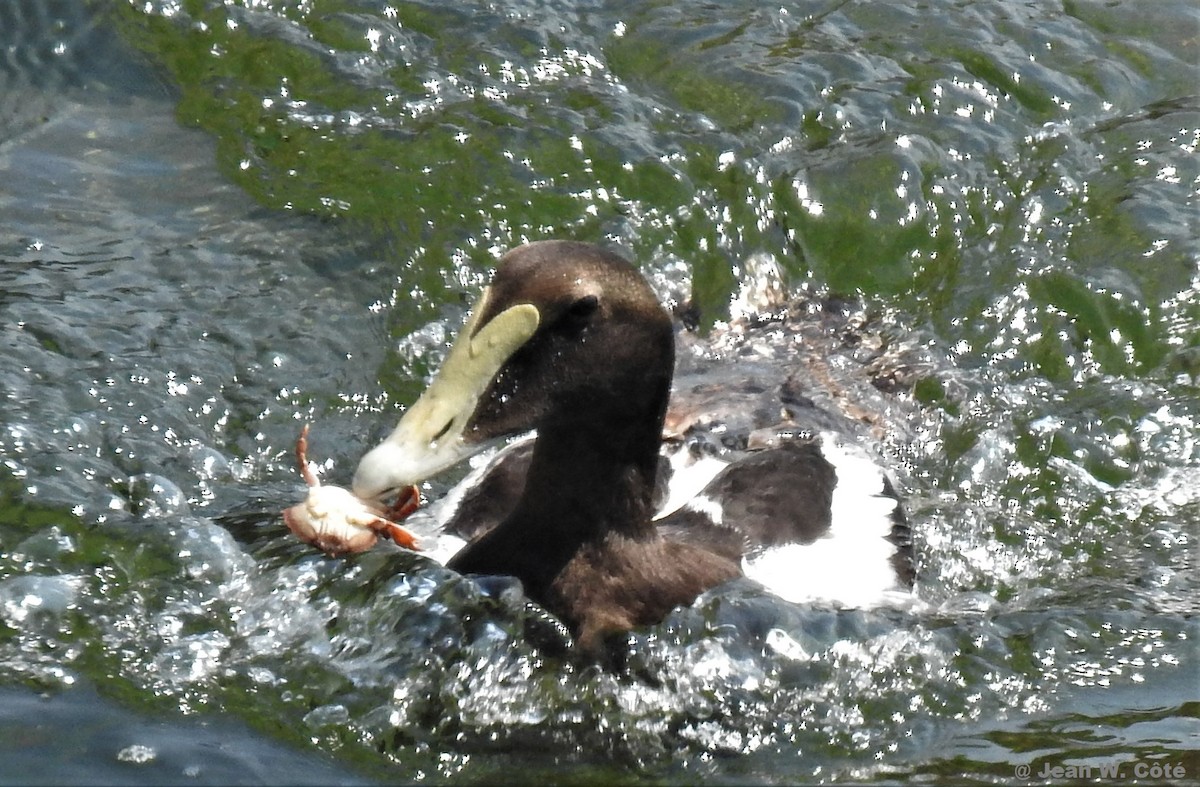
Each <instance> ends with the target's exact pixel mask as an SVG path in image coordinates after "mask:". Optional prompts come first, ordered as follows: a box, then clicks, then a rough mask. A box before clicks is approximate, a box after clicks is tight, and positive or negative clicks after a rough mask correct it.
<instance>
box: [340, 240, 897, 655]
mask: <svg viewBox="0 0 1200 787" xmlns="http://www.w3.org/2000/svg"><path fill="white" fill-rule="evenodd" d="M675 355H676V325H675V321H674V320H673V319H672V317H671V315H670V314H669V313H668V311H667V310H666V308H664V306H663V305H662V304H661V303H660V302H659V300H658V298H657V296H656V295H655V292H654V290H653V289H652V287H651V286H650V284H649V283H648V282H647V280H646V279H645V278H644V277H643V276H642V274H641V273H640V272H639V271H638V269H637V267H636V266H635V265H634V264H633V263H631V262H630V261H629V260H627V259H625V258H624V257H623V256H621V255H620V254H617V253H616V252H614V251H610V250H608V249H604V248H602V247H600V246H597V245H594V244H590V243H584V242H577V241H569V240H546V241H537V242H532V243H528V244H525V245H522V246H519V247H517V248H515V249H512V250H511V251H508V252H507V253H505V254H504V255H503V256H502V257H501V258H500V260H499V261H498V263H497V265H496V268H495V271H494V273H493V277H492V280H491V283H490V284H489V285H488V286H487V287H486V288H485V289H484V290H483V292H482V294H481V296H480V297H479V299H478V301H477V302H476V304H475V305H474V307H473V308H472V309H471V312H470V316H469V318H468V320H467V322H466V324H465V325H464V327H463V329H462V330H461V332H460V333H459V335H458V337H457V339H456V340H455V341H454V343H453V344H452V346H451V348H450V350H449V352H448V353H447V355H446V358H445V360H444V362H443V364H442V366H441V368H440V369H439V371H438V373H437V374H436V376H435V377H434V378H433V380H432V382H431V383H430V384H429V386H428V387H427V389H426V390H425V391H424V393H423V394H421V396H420V397H419V398H418V399H417V400H416V401H415V402H414V403H413V404H412V405H411V406H410V407H409V408H408V409H407V410H406V411H405V412H404V413H403V415H402V417H401V418H400V421H399V423H398V424H397V425H396V427H395V428H394V429H393V430H392V432H391V433H390V434H389V435H388V436H387V437H386V438H385V439H383V440H382V442H380V443H379V444H378V445H376V446H375V447H373V448H372V449H371V450H369V451H368V452H367V453H366V454H365V455H364V456H363V457H362V458H361V460H360V461H359V464H358V467H357V469H356V471H355V473H354V478H353V482H352V491H353V494H354V495H355V496H356V497H358V498H360V499H362V500H364V501H383V500H386V499H387V498H389V496H392V495H394V494H396V493H397V492H398V491H400V490H402V489H406V488H409V487H411V486H413V485H418V484H421V483H424V482H427V481H428V480H429V479H431V478H434V477H436V476H438V475H439V474H442V473H444V472H446V471H448V470H450V469H451V468H453V467H455V466H456V465H459V464H461V463H465V462H467V461H468V460H470V459H472V458H473V457H478V456H480V455H487V454H488V453H491V454H492V458H491V461H489V462H487V463H485V464H482V465H481V466H480V467H478V468H476V470H474V471H472V472H471V473H469V474H468V475H467V476H466V478H464V479H463V481H462V483H460V484H459V487H458V488H456V490H455V491H452V492H451V493H449V494H447V495H446V500H445V501H444V505H443V506H442V508H443V510H444V511H443V514H442V515H441V517H440V518H441V520H442V521H441V526H442V527H443V529H444V531H445V532H446V533H447V534H449V535H453V536H457V537H458V539H459V543H460V544H461V547H460V548H457V550H456V551H454V552H453V554H451V555H449V557H448V559H447V560H446V566H447V567H448V568H450V569H451V570H453V571H456V572H458V573H460V574H464V575H468V576H473V577H480V578H482V577H496V576H500V577H512V578H515V579H517V580H519V582H520V584H521V587H522V589H523V592H524V593H525V595H526V596H527V597H528V598H529V599H530V600H531V601H533V602H535V603H536V604H537V605H539V606H540V607H542V608H543V609H544V610H546V611H548V612H549V613H550V614H552V615H553V616H555V617H556V618H557V619H558V620H559V621H561V622H562V624H563V625H564V626H565V627H566V629H567V630H568V631H569V633H570V636H571V638H572V640H573V642H574V645H575V647H576V648H578V649H579V650H581V651H582V652H585V653H597V652H600V651H602V650H603V649H604V648H605V647H606V646H607V645H609V644H611V643H612V642H613V641H614V639H617V638H620V637H623V636H625V635H627V634H628V633H629V632H630V631H632V630H635V629H640V628H644V627H648V626H653V625H655V624H658V623H660V622H662V621H663V620H664V619H665V618H666V617H667V616H668V615H669V614H670V613H671V612H672V611H673V610H675V609H676V608H679V607H685V606H688V605H691V604H692V603H693V602H695V600H696V599H697V598H698V597H699V596H700V595H701V594H703V593H705V592H706V591H709V590H711V589H713V588H716V587H719V586H721V585H723V584H725V583H728V582H731V581H733V580H736V579H738V578H740V577H746V576H749V577H751V578H752V579H756V580H758V581H760V582H762V584H764V585H765V586H766V587H767V588H768V589H769V590H772V591H773V592H777V595H780V596H781V597H783V598H785V599H787V600H793V601H805V600H810V599H826V600H830V601H833V602H834V603H839V601H840V603H843V604H845V605H851V606H861V605H866V604H870V603H874V600H875V599H876V598H887V597H898V596H903V595H905V594H911V591H912V586H913V581H914V573H913V563H912V543H911V537H910V533H909V529H908V525H907V521H906V519H905V517H904V514H903V509H902V506H901V504H900V500H899V497H898V495H897V494H896V491H895V488H894V485H893V484H892V482H891V480H890V478H889V477H888V475H887V474H886V472H885V471H883V470H882V469H881V468H879V467H878V465H877V464H876V463H874V462H873V461H872V459H871V458H870V457H869V456H868V455H867V454H865V453H864V452H863V451H862V450H861V449H860V447H859V446H858V444H857V443H856V441H854V440H853V439H847V438H845V437H838V434H837V430H836V429H833V428H830V427H832V426H834V425H835V424H834V423H833V422H836V419H835V418H832V417H831V416H830V415H829V414H828V413H826V412H825V411H824V410H822V409H821V408H818V407H816V406H815V405H814V404H813V402H812V401H811V399H807V398H805V397H803V396H796V395H795V393H794V391H793V392H792V393H790V394H789V395H787V396H785V397H783V400H784V402H783V403H784V405H785V407H784V408H783V409H784V411H785V412H784V415H785V417H784V418H783V426H782V427H781V426H779V425H778V424H776V425H775V426H774V428H771V429H765V430H764V429H763V428H762V427H761V425H760V424H759V423H758V422H756V421H755V420H754V419H753V418H751V419H750V421H751V422H753V423H751V426H756V427H757V428H756V429H751V430H750V431H749V436H748V437H745V438H744V439H742V440H740V442H739V441H737V440H735V441H734V443H735V444H733V445H730V443H729V429H728V428H727V427H728V426H729V423H728V422H729V421H730V414H731V413H732V414H736V415H738V416H744V415H745V414H746V413H747V412H754V409H755V408H754V406H752V405H750V404H749V403H748V400H749V399H754V397H758V399H759V400H762V399H763V398H764V394H766V399H767V401H766V402H765V403H762V409H763V410H764V411H765V412H766V413H768V414H770V413H773V412H779V411H780V408H779V401H776V400H778V399H779V396H778V391H779V390H783V389H786V388H787V386H783V388H781V387H780V386H778V385H775V386H771V385H768V384H765V383H762V382H761V381H759V379H758V376H755V375H751V376H749V377H747V378H746V379H745V380H744V382H743V390H742V391H740V396H741V399H739V398H738V395H734V396H733V398H734V400H735V403H734V405H733V406H732V407H729V406H726V407H725V408H724V409H722V407H721V406H720V405H715V404H714V403H713V402H714V398H715V397H717V396H718V395H719V394H720V393H721V390H720V386H716V387H713V386H709V387H705V386H704V385H703V384H702V383H699V382H696V381H694V380H685V381H684V382H685V385H684V386H683V387H678V386H677V387H676V390H675V394H676V396H675V398H676V399H677V400H679V401H680V402H681V403H680V405H679V406H678V407H677V409H676V410H674V411H671V412H670V413H669V410H670V405H671V402H672V392H673V382H674V376H675V370H676V357H675ZM768 374H769V370H768V369H763V370H761V376H766V375H768ZM792 387H793V388H794V387H795V386H792ZM788 390H791V389H788ZM726 393H728V392H726ZM669 416H670V417H669ZM758 420H759V421H762V420H770V417H769V415H768V417H767V418H765V419H758ZM714 421H721V422H722V425H723V426H724V427H726V428H723V429H712V428H709V429H707V430H705V429H701V428H699V427H700V426H701V425H707V426H709V427H711V426H712V424H713V422H714ZM743 431H745V430H743ZM664 434H666V438H664ZM718 434H719V435H720V436H721V437H720V439H717V438H716V437H714V435H718ZM498 446H503V448H502V449H500V450H497V447H498ZM847 565H849V566H851V567H852V568H851V569H850V570H849V571H847V570H846V568H845V567H846V566H847ZM855 565H858V566H859V567H861V568H864V570H862V571H858V570H855V569H854V568H853V566H855ZM866 567H869V569H870V570H869V571H867V570H865V569H866ZM797 577H799V578H800V579H801V580H806V581H807V584H806V582H804V581H802V582H801V583H800V585H802V586H804V587H802V588H800V589H797V588H796V587H795V585H796V582H795V580H796V579H797ZM789 584H790V585H791V587H790V588H789V587H787V586H788V585H789ZM829 585H843V586H845V588H843V590H844V591H845V592H842V591H838V592H833V591H832V590H828V589H827V588H828V586H829ZM775 586H780V587H781V588H782V589H781V590H778V591H777V590H776V587H775ZM839 594H840V595H842V596H847V598H846V599H841V600H839V598H837V596H839Z"/></svg>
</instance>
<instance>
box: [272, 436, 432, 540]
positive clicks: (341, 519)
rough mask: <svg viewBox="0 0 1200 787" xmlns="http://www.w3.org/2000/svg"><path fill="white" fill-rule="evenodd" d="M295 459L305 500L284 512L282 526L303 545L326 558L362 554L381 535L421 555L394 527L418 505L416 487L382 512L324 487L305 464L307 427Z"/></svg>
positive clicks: (347, 493)
mask: <svg viewBox="0 0 1200 787" xmlns="http://www.w3.org/2000/svg"><path fill="white" fill-rule="evenodd" d="M296 459H297V461H298V462H299V463H300V475H301V476H303V478H304V482H305V483H306V484H308V497H307V498H306V499H305V501H304V502H303V503H299V504H297V505H294V506H292V507H290V508H288V509H285V510H284V512H283V521H284V523H285V524H286V525H287V526H288V529H289V530H291V531H292V532H293V533H295V534H296V537H297V538H299V539H300V540H301V541H303V542H305V543H306V544H312V545H313V546H315V547H316V548H317V549H319V550H321V551H322V552H324V553H325V554H327V555H329V556H330V557H337V556H338V555H344V554H347V553H352V552H365V551H367V550H368V549H370V548H371V547H373V546H375V542H376V540H377V539H378V536H379V534H380V533H384V534H386V535H387V536H388V537H390V538H391V539H392V541H394V542H396V543H397V544H398V545H400V546H402V547H404V548H406V549H413V550H419V549H420V546H419V544H418V542H417V538H416V536H414V535H413V534H412V533H410V532H409V531H408V530H405V529H404V528H403V527H401V526H400V525H398V524H396V520H402V519H404V518H405V517H407V516H408V515H409V514H411V513H412V512H413V511H416V510H417V508H418V507H419V506H420V505H421V493H420V492H419V491H418V490H417V488H416V487H415V486H410V487H407V488H405V489H404V490H402V491H401V493H400V497H399V498H398V499H397V500H396V502H395V503H393V504H392V505H390V506H388V507H386V508H381V507H379V506H376V505H374V504H372V503H369V502H367V501H365V500H362V499H361V498H358V497H355V496H354V494H353V493H351V492H350V490H349V489H344V488H342V487H340V486H331V485H326V486H322V485H321V482H320V480H319V479H318V478H317V476H316V474H315V473H313V471H312V468H311V467H309V464H308V425H307V424H305V425H304V429H303V430H301V432H300V439H299V440H297V441H296Z"/></svg>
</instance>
